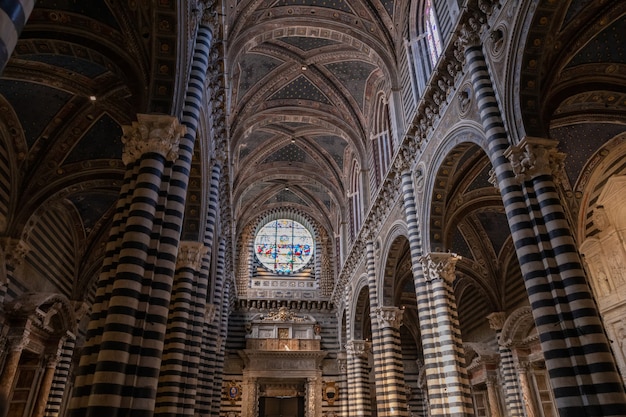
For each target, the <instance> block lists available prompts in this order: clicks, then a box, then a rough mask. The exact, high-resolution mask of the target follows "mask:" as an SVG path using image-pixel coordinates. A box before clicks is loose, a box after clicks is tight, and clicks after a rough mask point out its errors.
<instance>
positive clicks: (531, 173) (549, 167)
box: [505, 137, 565, 181]
mask: <svg viewBox="0 0 626 417" xmlns="http://www.w3.org/2000/svg"><path fill="white" fill-rule="evenodd" d="M557 143H558V142H556V141H554V140H551V139H542V138H533V137H525V138H524V139H523V140H522V141H521V142H520V143H519V144H518V145H517V146H511V147H510V148H509V149H507V151H506V153H505V154H506V156H507V158H509V160H510V161H511V166H512V168H513V172H514V173H515V177H516V178H517V179H518V180H519V181H526V180H530V179H532V178H534V177H536V176H538V175H556V174H558V173H559V172H560V171H561V170H562V168H563V160H564V159H565V154H563V153H561V152H558V151H557V150H556V145H557Z"/></svg>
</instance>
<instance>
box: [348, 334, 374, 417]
mask: <svg viewBox="0 0 626 417" xmlns="http://www.w3.org/2000/svg"><path fill="white" fill-rule="evenodd" d="M370 349H371V344H370V342H367V341H365V340H349V341H348V342H347V343H346V354H347V360H348V401H349V404H348V409H349V412H350V413H349V415H350V416H355V417H361V416H371V415H372V399H371V396H370V381H369V369H368V358H367V356H368V353H369V351H370Z"/></svg>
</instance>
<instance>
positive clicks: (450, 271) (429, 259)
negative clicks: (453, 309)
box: [420, 252, 460, 284]
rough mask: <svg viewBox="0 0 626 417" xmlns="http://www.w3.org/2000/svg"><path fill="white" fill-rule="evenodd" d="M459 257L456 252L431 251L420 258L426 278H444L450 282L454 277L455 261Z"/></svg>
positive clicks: (429, 279) (430, 279)
mask: <svg viewBox="0 0 626 417" xmlns="http://www.w3.org/2000/svg"><path fill="white" fill-rule="evenodd" d="M459 259H460V256H458V255H457V254H456V253H447V252H432V253H429V254H428V255H424V256H422V257H421V258H420V262H421V263H422V266H423V268H424V274H425V275H426V280H428V281H435V280H441V279H442V280H445V281H446V282H447V283H449V284H452V283H453V282H454V278H455V274H454V271H455V267H456V262H457V261H458V260H459Z"/></svg>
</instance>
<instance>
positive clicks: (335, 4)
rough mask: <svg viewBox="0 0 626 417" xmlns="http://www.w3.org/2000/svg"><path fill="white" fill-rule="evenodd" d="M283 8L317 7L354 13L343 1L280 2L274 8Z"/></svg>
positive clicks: (280, 0)
mask: <svg viewBox="0 0 626 417" xmlns="http://www.w3.org/2000/svg"><path fill="white" fill-rule="evenodd" d="M281 6H316V7H325V8H329V9H335V10H341V11H342V12H348V13H352V8H350V6H349V5H348V3H347V2H345V1H343V0H278V1H277V2H276V3H274V7H281Z"/></svg>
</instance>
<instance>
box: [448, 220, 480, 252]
mask: <svg viewBox="0 0 626 417" xmlns="http://www.w3.org/2000/svg"><path fill="white" fill-rule="evenodd" d="M450 251H451V252H453V253H456V254H457V255H461V256H462V257H464V258H467V259H474V255H473V254H472V251H471V250H470V248H469V246H467V242H466V241H465V238H464V237H463V234H462V233H461V231H460V230H459V228H458V227H457V228H455V229H454V234H453V235H452V242H451V248H450Z"/></svg>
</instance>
